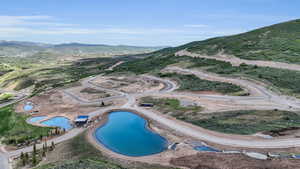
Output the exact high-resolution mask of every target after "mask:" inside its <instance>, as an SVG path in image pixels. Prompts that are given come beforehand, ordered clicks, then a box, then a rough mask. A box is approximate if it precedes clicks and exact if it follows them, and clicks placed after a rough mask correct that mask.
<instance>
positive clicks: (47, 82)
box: [0, 58, 118, 94]
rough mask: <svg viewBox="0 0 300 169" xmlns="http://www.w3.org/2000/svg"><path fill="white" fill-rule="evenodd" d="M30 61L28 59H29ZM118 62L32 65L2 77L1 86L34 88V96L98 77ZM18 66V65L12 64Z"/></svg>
mask: <svg viewBox="0 0 300 169" xmlns="http://www.w3.org/2000/svg"><path fill="white" fill-rule="evenodd" d="M27 59H28V58H27ZM116 62H118V60H117V59H112V58H92V59H81V60H78V61H75V62H71V63H68V64H58V65H56V64H54V65H51V64H50V63H49V64H48V65H44V64H40V65H39V64H38V65H32V67H31V68H20V67H18V68H17V69H15V70H14V71H12V72H9V73H6V74H5V75H3V76H0V86H1V87H10V88H13V89H15V90H21V89H24V88H27V87H30V86H32V87H33V94H37V93H40V92H43V91H45V90H49V89H51V88H56V87H61V86H65V85H67V84H71V83H73V82H76V81H78V80H80V79H82V78H85V77H89V76H92V75H98V74H101V73H103V72H104V70H105V69H106V68H108V67H110V66H111V65H113V64H115V63H116ZM12 64H15V65H17V64H18V62H17V63H12Z"/></svg>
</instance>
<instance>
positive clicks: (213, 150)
mask: <svg viewBox="0 0 300 169" xmlns="http://www.w3.org/2000/svg"><path fill="white" fill-rule="evenodd" d="M194 149H195V150H197V151H207V152H221V151H220V150H217V149H214V148H212V147H208V146H196V147H194Z"/></svg>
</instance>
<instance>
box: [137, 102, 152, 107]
mask: <svg viewBox="0 0 300 169" xmlns="http://www.w3.org/2000/svg"><path fill="white" fill-rule="evenodd" d="M140 106H141V107H153V106H154V105H153V103H141V104H140Z"/></svg>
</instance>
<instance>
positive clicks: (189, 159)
mask: <svg viewBox="0 0 300 169" xmlns="http://www.w3.org/2000/svg"><path fill="white" fill-rule="evenodd" d="M171 164H173V165H177V166H183V167H187V168H191V169H299V168H300V160H294V159H289V160H288V159H276V160H256V159H253V158H249V157H247V156H244V155H241V154H220V153H198V154H196V155H191V156H185V157H180V158H173V159H172V160H171Z"/></svg>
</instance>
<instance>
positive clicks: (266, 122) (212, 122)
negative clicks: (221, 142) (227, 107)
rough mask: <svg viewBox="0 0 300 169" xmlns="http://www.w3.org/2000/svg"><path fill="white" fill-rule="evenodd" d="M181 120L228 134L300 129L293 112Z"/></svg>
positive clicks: (224, 114) (236, 113) (243, 112)
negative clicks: (290, 128) (291, 128)
mask: <svg viewBox="0 0 300 169" xmlns="http://www.w3.org/2000/svg"><path fill="white" fill-rule="evenodd" d="M181 120H184V121H186V122H189V123H192V124H194V125H197V126H200V127H203V128H206V129H209V130H214V131H218V132H222V133H229V134H245V135H247V134H254V133H257V132H263V131H271V130H279V129H284V128H289V127H300V115H299V114H296V113H293V112H286V111H279V110H277V111H276V110H269V111H263V110H261V111H259V110H240V111H231V112H218V113H212V114H203V115H201V116H198V117H192V116H189V117H185V118H182V119H181Z"/></svg>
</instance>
